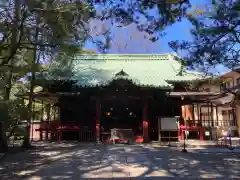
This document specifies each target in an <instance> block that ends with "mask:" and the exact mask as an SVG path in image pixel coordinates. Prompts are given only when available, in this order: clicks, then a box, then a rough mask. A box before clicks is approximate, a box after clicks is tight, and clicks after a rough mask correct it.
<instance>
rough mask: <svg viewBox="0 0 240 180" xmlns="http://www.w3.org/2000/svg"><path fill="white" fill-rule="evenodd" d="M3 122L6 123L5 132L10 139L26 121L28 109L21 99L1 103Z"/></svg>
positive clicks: (0, 111)
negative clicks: (17, 127)
mask: <svg viewBox="0 0 240 180" xmlns="http://www.w3.org/2000/svg"><path fill="white" fill-rule="evenodd" d="M0 113H1V121H3V122H4V123H3V124H4V131H5V133H6V135H7V137H10V136H11V135H12V134H13V133H14V130H15V128H16V126H17V125H18V124H20V123H21V122H22V121H23V120H26V118H27V116H28V109H27V107H26V106H25V105H24V103H23V101H22V100H20V99H15V100H11V101H8V102H1V103H0Z"/></svg>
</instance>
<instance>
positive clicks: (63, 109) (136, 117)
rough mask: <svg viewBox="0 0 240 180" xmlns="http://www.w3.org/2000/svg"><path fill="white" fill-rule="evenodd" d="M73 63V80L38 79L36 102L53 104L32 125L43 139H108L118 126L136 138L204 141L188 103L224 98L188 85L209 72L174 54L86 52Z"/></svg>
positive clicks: (201, 79) (136, 139) (201, 128)
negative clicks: (186, 137) (187, 135)
mask: <svg viewBox="0 0 240 180" xmlns="http://www.w3.org/2000/svg"><path fill="white" fill-rule="evenodd" d="M73 67H74V68H73V75H72V77H70V78H64V77H62V78H59V79H51V78H49V77H47V76H46V78H45V79H44V80H39V81H37V85H38V86H41V87H42V90H41V91H40V92H36V93H35V94H34V101H36V102H38V103H42V104H44V105H45V106H42V107H48V108H44V109H43V111H44V112H46V113H44V112H43V114H42V115H41V117H40V125H39V126H38V127H37V128H36V127H35V129H34V128H32V131H34V133H35V132H37V133H40V135H39V138H40V139H42V138H43V136H46V137H47V138H50V137H55V139H56V140H79V141H102V142H106V141H111V135H110V131H111V129H113V128H117V129H130V130H131V131H132V133H133V134H134V137H135V141H136V142H149V141H157V140H160V141H178V140H181V139H183V133H184V132H185V131H190V132H191V136H193V137H195V138H197V139H201V140H203V139H204V138H205V137H204V136H205V133H204V131H205V128H206V127H205V125H203V124H202V123H201V119H195V117H192V119H185V117H184V114H183V113H184V112H185V109H184V108H185V107H186V106H185V105H193V107H196V108H197V106H196V105H197V104H198V103H206V102H210V101H211V99H214V98H218V97H220V96H223V95H222V94H221V93H213V92H201V91H198V90H194V89H189V88H188V87H189V84H191V83H192V82H201V81H203V80H204V76H203V75H202V74H201V73H199V72H194V71H190V70H188V69H187V67H184V66H183V63H181V61H180V60H179V58H178V57H177V56H176V55H175V54H154V55H150V54H86V55H84V54H81V55H78V56H76V58H75V60H74V62H73ZM50 111H51V112H50ZM196 112H198V111H196ZM44 114H45V115H44ZM198 117H200V116H198ZM186 120H188V122H191V123H187V124H186ZM209 121H211V120H210V119H209ZM205 124H206V122H205ZM210 126H211V124H210Z"/></svg>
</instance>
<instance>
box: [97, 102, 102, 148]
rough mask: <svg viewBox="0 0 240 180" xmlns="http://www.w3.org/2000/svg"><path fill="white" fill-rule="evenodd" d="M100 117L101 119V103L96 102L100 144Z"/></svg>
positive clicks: (98, 140)
mask: <svg viewBox="0 0 240 180" xmlns="http://www.w3.org/2000/svg"><path fill="white" fill-rule="evenodd" d="M100 117H101V103H100V101H99V100H98V99H97V100H96V142H97V143H99V142H100Z"/></svg>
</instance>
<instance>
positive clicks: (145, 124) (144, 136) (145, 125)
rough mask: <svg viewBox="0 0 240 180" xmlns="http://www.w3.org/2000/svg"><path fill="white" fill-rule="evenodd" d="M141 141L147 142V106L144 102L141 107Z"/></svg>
mask: <svg viewBox="0 0 240 180" xmlns="http://www.w3.org/2000/svg"><path fill="white" fill-rule="evenodd" d="M143 140H144V142H148V140H149V138H148V104H147V103H146V102H145V103H144V105H143Z"/></svg>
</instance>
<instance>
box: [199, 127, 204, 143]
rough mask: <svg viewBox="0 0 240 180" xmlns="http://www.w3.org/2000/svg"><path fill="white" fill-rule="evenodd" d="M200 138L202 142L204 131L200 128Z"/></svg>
mask: <svg viewBox="0 0 240 180" xmlns="http://www.w3.org/2000/svg"><path fill="white" fill-rule="evenodd" d="M199 136H200V140H201V141H202V140H203V139H204V138H203V137H204V129H203V128H200V132H199Z"/></svg>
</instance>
